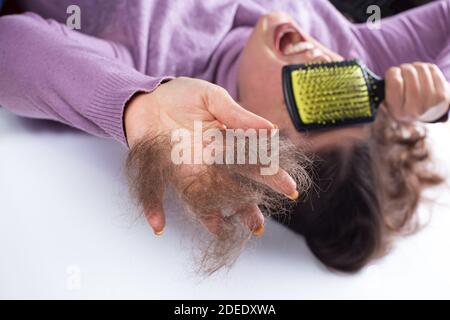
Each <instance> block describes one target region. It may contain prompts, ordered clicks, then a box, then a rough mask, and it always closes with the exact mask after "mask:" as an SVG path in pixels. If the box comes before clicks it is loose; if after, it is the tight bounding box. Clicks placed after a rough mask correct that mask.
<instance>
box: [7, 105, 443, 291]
mask: <svg viewBox="0 0 450 320" xmlns="http://www.w3.org/2000/svg"><path fill="white" fill-rule="evenodd" d="M432 136H433V138H434V140H437V141H436V142H435V144H434V145H435V146H436V150H437V157H439V158H441V161H440V167H441V168H442V170H443V171H449V169H450V156H449V155H450V153H449V149H450V143H449V140H450V128H449V126H444V125H437V126H434V127H433V128H432ZM124 157H125V150H124V149H123V148H122V147H121V146H119V145H118V144H116V143H115V142H112V141H106V140H101V139H97V138H94V137H90V136H87V135H85V134H82V133H79V132H77V131H73V130H68V129H65V128H64V127H62V126H59V125H55V124H52V123H48V122H41V121H32V120H23V119H19V118H16V117H14V116H12V115H10V114H9V113H7V112H6V111H5V110H1V109H0V298H63V299H77V298H88V299H91V298H138V299H141V298H149V299H154V298H163V299H164V298H173V299H198V298H199V299H200V298H201V299H222V298H224V299H225V298H236V299H241V298H242V299H265V298H274V299H282V298H287V299H290V298H294V299H312V298H326V299H328V298H344V299H346V298H361V299H366V298H387V299H390V298H447V299H448V298H450V194H449V190H448V188H447V187H442V188H440V189H438V190H435V191H433V192H432V193H431V195H432V196H433V198H434V199H437V200H438V202H439V203H438V204H434V205H433V206H432V207H433V217H432V220H431V222H430V224H429V226H428V227H427V228H426V229H424V231H422V232H421V233H419V234H418V235H416V236H413V237H410V238H407V239H404V240H402V241H400V242H398V243H397V245H396V247H395V249H394V251H393V252H392V253H391V254H390V255H389V256H387V257H386V258H384V259H382V260H380V261H378V262H376V263H375V264H373V265H372V266H369V267H367V268H366V269H365V270H364V271H362V272H360V273H358V274H356V275H352V276H349V275H341V274H336V273H332V272H329V271H327V270H326V269H325V268H324V267H323V266H321V265H320V264H319V263H318V262H317V261H316V260H315V259H314V257H313V256H312V255H311V253H310V252H309V251H308V249H307V247H306V246H305V243H304V241H303V239H302V238H301V237H300V236H297V235H295V234H294V233H292V232H290V231H289V230H287V229H286V228H284V227H282V226H280V225H278V224H277V223H275V222H271V223H269V226H268V230H267V232H266V235H265V236H264V237H262V238H260V239H257V240H255V241H254V242H253V243H252V245H251V246H250V247H249V248H248V249H247V250H246V251H245V253H244V254H243V256H242V257H241V258H240V260H239V261H238V263H237V264H236V266H235V267H234V268H233V269H232V270H231V271H230V272H229V273H221V274H219V275H216V276H214V277H212V278H210V279H207V280H200V279H199V278H197V277H196V276H195V275H194V274H193V272H192V270H193V269H192V260H191V251H190V250H191V247H190V241H189V240H190V237H189V231H191V229H190V228H186V226H185V222H183V221H182V219H180V218H179V215H178V214H177V205H173V204H172V205H171V204H170V203H168V207H169V209H168V211H169V220H168V227H167V230H166V233H165V234H164V236H163V237H160V238H159V237H155V236H153V234H152V232H151V231H150V230H149V228H148V227H147V225H146V224H145V222H144V221H143V220H142V219H140V218H139V219H137V220H136V219H135V217H136V212H135V210H134V209H133V206H132V205H131V204H130V201H129V198H128V195H127V188H126V185H125V182H124V178H123V173H122V163H123V160H124ZM446 157H447V166H446V165H445V161H443V160H442V159H445V158H446ZM430 208H431V206H430V205H424V206H423V207H422V208H421V214H427V213H429V211H430V210H429V209H430Z"/></svg>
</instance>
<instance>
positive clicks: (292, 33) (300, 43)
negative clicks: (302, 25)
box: [274, 22, 314, 56]
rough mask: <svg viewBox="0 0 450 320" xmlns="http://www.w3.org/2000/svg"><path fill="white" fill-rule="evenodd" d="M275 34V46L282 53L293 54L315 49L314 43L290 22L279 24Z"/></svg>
mask: <svg viewBox="0 0 450 320" xmlns="http://www.w3.org/2000/svg"><path fill="white" fill-rule="evenodd" d="M274 34H275V39H274V40H275V48H276V50H277V51H278V52H279V53H281V54H282V55H285V56H291V55H295V54H299V53H304V52H306V51H309V50H313V49H314V45H313V44H312V43H311V42H308V41H307V40H306V38H305V37H304V36H303V35H302V33H301V32H300V31H299V30H298V29H297V28H296V27H295V26H294V25H293V24H292V23H290V22H287V23H283V24H281V25H279V26H278V27H277V28H276V29H275V33H274Z"/></svg>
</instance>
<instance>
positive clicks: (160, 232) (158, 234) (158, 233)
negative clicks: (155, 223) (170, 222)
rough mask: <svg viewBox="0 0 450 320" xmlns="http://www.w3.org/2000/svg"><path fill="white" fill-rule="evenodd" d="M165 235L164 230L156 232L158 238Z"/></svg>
mask: <svg viewBox="0 0 450 320" xmlns="http://www.w3.org/2000/svg"><path fill="white" fill-rule="evenodd" d="M163 233H164V229H161V230H159V231H155V235H156V236H161V235H162V234H163Z"/></svg>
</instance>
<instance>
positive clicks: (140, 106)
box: [124, 92, 159, 148]
mask: <svg viewBox="0 0 450 320" xmlns="http://www.w3.org/2000/svg"><path fill="white" fill-rule="evenodd" d="M153 94H154V93H153V92H150V93H147V92H138V93H136V94H135V95H134V96H133V97H132V98H131V99H130V101H128V103H127V105H126V106H125V113H124V128H125V135H126V138H127V142H128V145H129V146H130V148H132V147H133V146H134V145H135V144H136V143H137V142H138V141H139V140H141V139H142V138H143V137H144V136H146V135H147V134H148V133H149V131H150V130H151V129H156V128H158V127H159V125H158V123H157V121H158V119H159V117H158V115H157V111H158V107H157V106H156V104H155V103H154V101H153V99H152V98H153Z"/></svg>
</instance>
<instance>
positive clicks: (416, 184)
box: [284, 110, 443, 272]
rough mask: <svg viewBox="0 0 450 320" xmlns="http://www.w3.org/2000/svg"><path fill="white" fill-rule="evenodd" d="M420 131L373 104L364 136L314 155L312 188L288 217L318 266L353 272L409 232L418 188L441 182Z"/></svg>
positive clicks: (413, 222)
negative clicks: (372, 116)
mask: <svg viewBox="0 0 450 320" xmlns="http://www.w3.org/2000/svg"><path fill="white" fill-rule="evenodd" d="M426 136H427V133H426V130H425V129H424V127H422V126H419V125H417V124H403V123H398V122H396V121H394V120H393V119H392V118H391V117H390V116H389V115H388V114H387V112H385V111H383V110H381V111H380V114H379V116H378V118H377V121H376V123H375V124H374V125H373V126H372V134H371V138H370V139H369V140H368V141H364V142H358V143H357V144H356V145H354V146H353V147H352V148H351V149H349V150H348V149H346V150H344V149H342V148H335V149H332V150H327V151H326V152H322V153H320V154H318V155H316V156H315V157H316V161H315V163H316V165H315V166H314V167H313V169H312V172H311V175H312V178H313V181H315V183H316V187H315V189H314V190H312V191H311V193H310V195H309V197H308V198H307V199H306V200H305V201H303V202H299V203H298V204H297V206H296V208H295V210H294V213H293V214H292V215H291V216H290V218H289V220H288V221H284V222H285V223H287V224H288V225H289V226H291V227H292V228H293V229H294V230H296V231H298V232H300V233H301V234H303V235H304V236H305V239H306V242H307V244H308V246H309V247H310V249H311V251H312V252H313V253H314V254H315V256H316V257H317V258H318V259H319V260H320V261H321V262H322V263H324V264H325V265H326V266H328V267H331V268H333V269H336V270H340V271H345V272H354V271H358V270H359V269H361V268H362V267H363V266H365V265H366V264H367V263H368V262H369V261H370V260H371V259H373V258H375V257H379V256H382V255H384V254H385V253H386V252H387V251H388V249H389V247H390V244H391V242H392V240H393V238H394V237H395V236H398V235H404V234H410V233H413V232H415V231H416V230H417V229H418V227H419V223H418V220H417V218H416V215H415V212H416V209H417V206H418V204H419V202H420V200H421V199H422V191H423V190H424V189H425V188H426V187H429V186H434V185H437V184H439V183H441V182H442V181H443V179H442V178H441V177H440V176H439V175H438V174H436V173H435V172H434V171H433V170H432V169H431V168H430V166H429V164H430V161H431V155H430V151H429V148H428V146H427V142H426Z"/></svg>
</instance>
